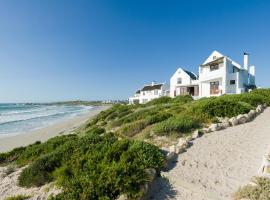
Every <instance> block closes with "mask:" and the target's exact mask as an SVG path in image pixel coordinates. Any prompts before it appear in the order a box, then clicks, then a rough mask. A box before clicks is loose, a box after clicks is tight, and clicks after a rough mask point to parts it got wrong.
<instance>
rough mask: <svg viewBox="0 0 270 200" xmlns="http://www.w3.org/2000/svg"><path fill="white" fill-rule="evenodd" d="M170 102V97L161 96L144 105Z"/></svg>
mask: <svg viewBox="0 0 270 200" xmlns="http://www.w3.org/2000/svg"><path fill="white" fill-rule="evenodd" d="M171 100H172V98H171V97H167V96H163V97H159V98H157V99H153V100H152V101H149V102H148V103H147V104H146V105H157V104H166V103H170V101H171Z"/></svg>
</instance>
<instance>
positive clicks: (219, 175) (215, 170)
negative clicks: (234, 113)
mask: <svg viewBox="0 0 270 200" xmlns="http://www.w3.org/2000/svg"><path fill="white" fill-rule="evenodd" d="M269 145H270V109H269V108H268V109H266V110H265V111H264V113H262V114H261V115H259V116H258V117H257V118H256V119H255V120H254V121H252V122H250V123H246V124H243V125H239V126H235V127H230V128H228V129H225V130H221V131H218V132H213V133H211V134H207V135H205V136H203V137H201V138H198V139H196V140H195V141H194V142H193V145H192V146H191V147H190V148H189V149H187V151H186V152H185V153H183V154H180V155H179V157H178V158H177V160H176V162H175V163H172V165H174V166H171V167H172V168H171V170H169V171H168V172H163V173H162V176H165V177H167V178H168V179H169V183H168V182H166V181H164V179H161V178H160V179H159V180H158V181H157V183H156V189H155V193H154V195H153V199H179V200H223V199H224V200H225V199H226V200H228V199H231V196H232V194H233V192H235V191H236V190H237V189H238V187H239V186H243V185H244V184H246V183H248V182H249V181H250V178H251V177H253V176H255V175H257V174H258V170H259V167H260V165H261V163H262V158H263V155H264V154H266V153H267V150H268V149H269Z"/></svg>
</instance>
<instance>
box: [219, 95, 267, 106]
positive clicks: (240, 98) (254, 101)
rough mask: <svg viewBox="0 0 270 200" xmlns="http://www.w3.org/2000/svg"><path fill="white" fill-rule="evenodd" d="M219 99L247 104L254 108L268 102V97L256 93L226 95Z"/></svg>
mask: <svg viewBox="0 0 270 200" xmlns="http://www.w3.org/2000/svg"><path fill="white" fill-rule="evenodd" d="M219 99H225V100H229V101H234V102H245V103H248V104H250V105H252V106H258V105H259V104H261V105H262V104H264V103H266V102H267V100H266V97H264V96H262V95H258V94H255V93H243V94H234V95H224V96H221V97H219Z"/></svg>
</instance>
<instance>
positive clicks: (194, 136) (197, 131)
mask: <svg viewBox="0 0 270 200" xmlns="http://www.w3.org/2000/svg"><path fill="white" fill-rule="evenodd" d="M191 137H192V139H196V138H198V137H200V131H199V130H196V131H194V132H193V133H192V136H191Z"/></svg>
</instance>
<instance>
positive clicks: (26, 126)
mask: <svg viewBox="0 0 270 200" xmlns="http://www.w3.org/2000/svg"><path fill="white" fill-rule="evenodd" d="M91 109H93V107H91V106H83V105H57V104H54V105H50V104H47V105H46V104H14V103H10V104H0V137H1V136H5V135H11V134H20V133H26V132H29V131H33V130H36V129H40V128H43V127H46V126H48V125H52V124H55V123H57V122H60V121H63V120H65V119H67V118H72V117H75V116H77V115H82V114H84V113H86V112H88V111H89V110H91Z"/></svg>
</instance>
